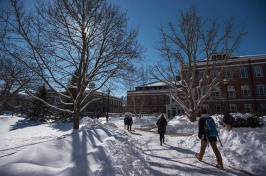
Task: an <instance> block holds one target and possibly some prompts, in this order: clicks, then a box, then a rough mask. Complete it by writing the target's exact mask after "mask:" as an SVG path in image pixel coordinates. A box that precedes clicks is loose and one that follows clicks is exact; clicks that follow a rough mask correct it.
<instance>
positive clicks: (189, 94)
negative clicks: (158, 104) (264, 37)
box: [152, 6, 245, 121]
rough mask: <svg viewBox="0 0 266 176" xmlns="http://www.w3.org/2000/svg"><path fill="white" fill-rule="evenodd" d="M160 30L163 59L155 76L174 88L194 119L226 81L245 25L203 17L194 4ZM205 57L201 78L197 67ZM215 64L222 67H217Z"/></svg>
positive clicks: (243, 33)
mask: <svg viewBox="0 0 266 176" xmlns="http://www.w3.org/2000/svg"><path fill="white" fill-rule="evenodd" d="M160 32H161V40H160V42H159V43H158V44H157V49H158V50H159V51H160V52H161V56H162V58H163V62H160V64H159V65H157V66H155V67H154V69H153V73H152V75H153V76H154V77H155V78H156V79H158V80H161V81H164V82H165V83H167V84H168V85H169V86H171V87H172V89H173V91H172V92H171V96H172V98H173V99H174V100H175V101H176V102H178V104H180V105H181V106H182V108H183V109H184V112H185V114H186V115H187V116H188V117H189V118H190V120H191V121H195V120H196V112H197V111H198V109H199V108H200V106H201V105H202V103H203V102H204V100H205V99H206V98H207V97H208V96H209V94H210V93H211V91H212V90H213V88H214V87H216V86H217V85H219V84H220V83H221V81H222V80H223V79H222V76H223V73H224V68H225V65H226V64H227V62H228V60H229V58H230V56H231V55H232V53H234V52H235V51H236V49H237V47H238V46H239V44H240V42H241V40H242V38H243V36H244V35H245V28H244V26H241V27H237V26H236V25H235V23H234V20H228V21H224V22H223V23H219V22H218V21H217V20H214V19H209V18H208V19H204V18H203V17H201V16H199V15H198V13H197V10H196V7H195V6H191V7H190V9H189V10H188V11H186V12H183V11H182V12H181V16H180V19H179V20H178V23H177V26H175V25H174V24H172V23H169V29H168V30H167V29H165V28H164V26H163V25H162V26H161V28H160ZM204 58H205V60H204V62H201V63H204V66H203V67H204V68H203V69H202V70H204V74H203V76H201V77H200V78H199V77H198V76H197V66H199V65H200V62H199V60H200V59H204ZM162 63H165V64H162ZM215 67H219V69H217V70H214V68H215ZM177 76H180V78H181V80H180V81H178V80H177V79H176V77H177ZM180 86H181V88H180Z"/></svg>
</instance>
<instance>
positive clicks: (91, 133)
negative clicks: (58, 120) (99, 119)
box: [69, 129, 115, 176]
mask: <svg viewBox="0 0 266 176" xmlns="http://www.w3.org/2000/svg"><path fill="white" fill-rule="evenodd" d="M103 131H104V130H103ZM72 138H73V140H72V164H71V167H69V169H70V173H71V175H82V176H90V175H115V174H114V173H115V171H114V169H113V168H112V165H111V163H112V162H111V160H110V158H109V155H108V154H107V153H106V151H105V149H104V147H103V145H102V143H103V142H104V140H103V139H102V136H101V134H98V131H97V130H96V129H93V130H88V131H81V132H80V131H78V130H73V133H72ZM95 164H101V165H100V166H98V167H99V168H98V169H97V170H96V171H95V166H93V165H95ZM91 165H92V166H91Z"/></svg>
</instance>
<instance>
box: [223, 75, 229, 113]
mask: <svg viewBox="0 0 266 176" xmlns="http://www.w3.org/2000/svg"><path fill="white" fill-rule="evenodd" d="M228 84H229V80H227V79H224V85H225V88H226V99H227V112H229V111H230V106H229V100H228V89H227V85H228Z"/></svg>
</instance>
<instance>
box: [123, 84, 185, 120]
mask: <svg viewBox="0 0 266 176" xmlns="http://www.w3.org/2000/svg"><path fill="white" fill-rule="evenodd" d="M171 91H173V90H171V89H170V88H169V87H168V86H167V85H166V84H165V83H164V82H153V83H149V84H145V85H141V86H138V87H135V90H131V91H127V106H126V111H129V112H132V113H134V109H135V110H136V113H140V111H141V108H142V114H160V113H165V114H166V115H167V116H168V117H173V116H175V115H181V114H182V108H181V107H180V106H179V105H178V104H176V103H175V101H173V100H172V99H171V98H170V96H169V94H170V92H171ZM143 101H144V102H143Z"/></svg>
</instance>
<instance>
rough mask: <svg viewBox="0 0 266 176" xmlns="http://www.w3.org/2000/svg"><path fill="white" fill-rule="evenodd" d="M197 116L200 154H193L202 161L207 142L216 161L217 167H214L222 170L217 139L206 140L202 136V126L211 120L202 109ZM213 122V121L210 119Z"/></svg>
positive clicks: (214, 137)
mask: <svg viewBox="0 0 266 176" xmlns="http://www.w3.org/2000/svg"><path fill="white" fill-rule="evenodd" d="M198 116H199V117H200V119H199V124H198V125H199V128H198V130H199V131H198V137H199V138H200V139H201V146H200V152H199V153H196V154H195V157H196V158H197V159H198V160H199V161H202V158H203V155H204V153H205V149H206V147H207V144H208V142H209V143H210V145H211V147H212V150H213V152H214V154H215V156H216V159H217V165H216V167H217V168H219V169H221V170H223V160H222V156H221V154H220V151H219V150H218V148H217V145H216V142H217V137H216V136H212V137H208V138H206V136H205V134H204V124H205V122H206V120H207V119H212V117H211V116H210V115H209V114H207V111H206V110H205V109H202V110H201V111H199V113H198ZM212 120H213V119H212Z"/></svg>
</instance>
